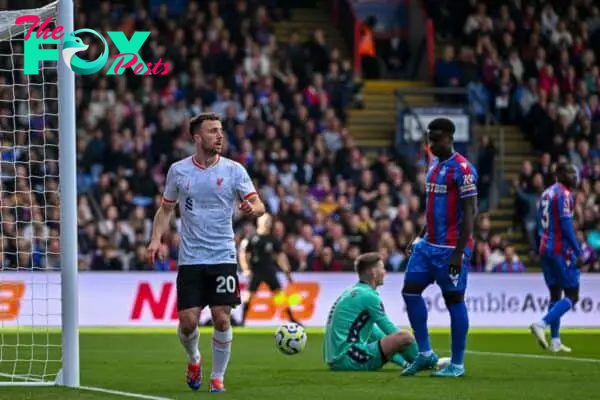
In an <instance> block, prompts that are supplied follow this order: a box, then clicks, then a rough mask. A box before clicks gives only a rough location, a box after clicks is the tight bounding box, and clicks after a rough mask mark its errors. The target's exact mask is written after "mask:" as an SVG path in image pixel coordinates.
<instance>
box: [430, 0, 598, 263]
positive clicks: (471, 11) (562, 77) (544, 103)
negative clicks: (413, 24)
mask: <svg viewBox="0 0 600 400" xmlns="http://www.w3.org/2000/svg"><path fill="white" fill-rule="evenodd" d="M442 3H446V6H445V7H446V8H447V7H449V3H448V2H442ZM519 3H521V7H520V8H517V7H516V6H515V4H516V2H515V3H513V2H507V3H506V4H500V5H499V6H498V7H491V6H489V2H483V1H480V2H475V3H472V7H467V8H466V9H465V10H457V9H458V8H459V7H455V4H454V2H453V3H452V7H453V9H454V10H456V11H454V14H452V17H453V18H454V20H455V21H456V20H458V21H464V24H462V25H460V26H461V27H462V28H463V30H462V32H461V31H457V30H456V25H451V24H449V23H448V20H447V13H446V12H445V11H444V9H445V8H444V5H443V4H442V5H441V8H440V9H441V11H437V14H435V15H436V16H437V17H438V20H439V21H440V22H441V23H440V24H438V26H439V27H440V28H441V30H442V31H441V32H440V33H441V36H443V37H445V38H447V37H452V36H454V37H455V38H456V37H460V38H461V40H458V41H456V42H457V43H453V44H452V45H449V46H448V47H447V48H446V51H445V58H444V59H442V60H439V61H438V63H437V67H438V68H437V71H436V72H437V75H436V80H437V82H438V84H440V85H443V86H467V87H469V88H470V89H471V90H473V91H474V92H476V94H477V95H478V97H480V98H482V99H485V100H486V101H487V102H488V103H489V109H490V110H491V111H492V112H494V113H495V115H496V116H497V117H498V119H499V120H500V122H501V123H504V124H519V125H520V126H521V127H522V128H523V131H524V132H525V134H526V135H527V137H528V139H529V140H530V141H531V143H532V145H533V147H534V148H535V149H536V151H538V152H539V162H533V161H526V162H525V163H524V165H523V169H522V173H521V175H520V177H519V179H518V180H517V181H516V182H514V190H515V194H516V198H515V203H516V209H517V212H516V214H515V218H514V227H513V229H516V230H522V231H523V232H524V235H525V237H526V238H527V240H528V242H529V246H530V249H531V257H532V258H535V253H536V251H535V249H536V248H537V242H538V240H539V239H538V235H537V232H538V226H537V219H536V207H537V200H538V198H539V195H540V194H541V192H542V191H543V190H544V188H545V187H547V186H548V185H550V184H552V183H553V180H554V178H553V174H552V170H553V165H554V164H555V163H556V162H558V161H560V160H563V159H564V160H570V161H571V162H572V163H574V164H575V165H576V166H577V167H578V168H579V171H580V175H581V189H580V191H579V192H578V194H577V200H578V201H577V209H576V224H577V229H578V238H579V239H580V241H581V242H582V243H583V248H584V252H585V258H586V261H587V266H586V267H585V269H589V270H592V271H600V265H599V263H598V255H599V254H600V208H599V205H600V202H598V201H597V199H598V198H600V197H599V196H600V181H599V179H600V158H599V157H600V104H599V101H598V95H599V93H600V75H599V73H598V66H597V65H596V60H597V57H598V56H600V52H599V50H600V48H599V47H598V46H599V45H600V41H599V40H598V39H600V29H599V28H600V13H599V7H598V5H597V4H596V3H595V2H592V1H587V0H582V1H560V2H556V1H554V2H553V1H548V2H534V1H522V2H519ZM456 50H458V54H459V56H458V57H455V56H454V54H455V52H456ZM504 247H505V248H504V252H505V253H506V252H507V251H508V252H509V253H512V249H510V246H504ZM479 248H480V251H479V252H478V253H480V254H487V253H491V254H493V253H494V251H500V249H501V248H502V245H501V244H500V242H499V241H498V238H497V237H493V236H492V237H491V238H485V237H482V238H481V241H480V243H479V244H478V249H479ZM484 259H485V257H484V256H482V258H481V260H484ZM482 263H483V261H482ZM488 264H489V263H488Z"/></svg>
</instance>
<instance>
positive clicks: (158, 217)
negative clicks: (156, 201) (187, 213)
mask: <svg viewBox="0 0 600 400" xmlns="http://www.w3.org/2000/svg"><path fill="white" fill-rule="evenodd" d="M175 204H176V203H175V202H166V201H163V203H162V204H161V205H160V207H159V208H158V210H157V211H156V214H155V215H154V222H153V224H152V240H161V238H162V236H163V235H164V233H165V232H166V231H167V229H168V228H169V223H170V222H171V216H172V215H173V212H174V211H175Z"/></svg>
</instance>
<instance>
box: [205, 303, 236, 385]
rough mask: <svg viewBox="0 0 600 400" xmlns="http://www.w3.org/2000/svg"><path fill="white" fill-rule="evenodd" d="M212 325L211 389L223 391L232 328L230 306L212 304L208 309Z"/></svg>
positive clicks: (229, 353) (229, 354)
mask: <svg viewBox="0 0 600 400" xmlns="http://www.w3.org/2000/svg"><path fill="white" fill-rule="evenodd" d="M210 311H211V314H212V320H213V325H214V332H213V337H212V339H213V340H212V352H213V360H212V362H213V364H212V372H211V374H210V381H211V391H214V392H220V391H224V390H225V388H224V387H223V378H224V376H225V371H226V370H227V364H229V358H230V356H231V342H232V340H233V330H232V329H231V307H230V306H213V307H211V309H210Z"/></svg>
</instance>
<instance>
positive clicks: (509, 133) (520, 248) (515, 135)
mask: <svg viewBox="0 0 600 400" xmlns="http://www.w3.org/2000/svg"><path fill="white" fill-rule="evenodd" d="M503 129H504V149H505V156H504V166H503V165H502V160H501V158H500V157H496V168H502V167H504V178H505V180H506V181H507V182H508V183H509V184H510V183H511V182H512V181H514V180H515V179H518V177H519V173H520V171H521V165H522V164H523V161H525V160H531V159H532V158H534V157H535V152H534V149H533V148H532V146H531V144H530V143H529V142H528V141H527V140H526V139H525V137H524V136H523V132H522V131H521V129H520V128H519V127H518V126H503ZM493 131H494V133H493V134H490V136H491V137H492V138H493V139H494V141H495V142H496V143H497V146H498V145H499V141H500V137H499V132H498V130H497V129H495V130H493ZM514 196H515V195H514V192H513V191H512V190H511V192H510V193H509V194H507V195H506V196H504V197H502V198H501V199H500V201H499V204H498V208H496V209H495V210H492V211H491V212H490V217H491V223H492V232H493V233H496V234H499V235H500V236H501V237H502V238H503V239H505V240H507V241H509V242H510V243H511V244H512V245H513V247H514V249H515V252H516V253H517V254H518V255H519V258H520V259H521V261H523V263H525V265H526V266H527V269H528V270H536V269H538V268H539V265H538V263H537V262H533V261H530V259H529V246H528V244H527V242H526V240H525V238H524V237H523V235H522V234H521V232H520V231H516V232H515V231H513V230H512V219H513V215H514V212H515V198H514Z"/></svg>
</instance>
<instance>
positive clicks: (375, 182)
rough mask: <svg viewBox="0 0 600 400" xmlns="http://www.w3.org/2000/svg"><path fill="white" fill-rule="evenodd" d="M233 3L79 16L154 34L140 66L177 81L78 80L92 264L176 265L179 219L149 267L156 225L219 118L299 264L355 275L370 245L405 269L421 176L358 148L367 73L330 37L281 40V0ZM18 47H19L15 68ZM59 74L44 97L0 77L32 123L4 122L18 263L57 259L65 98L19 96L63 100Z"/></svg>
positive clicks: (10, 105)
mask: <svg viewBox="0 0 600 400" xmlns="http://www.w3.org/2000/svg"><path fill="white" fill-rule="evenodd" d="M234 3H235V4H236V6H235V7H226V4H224V3H219V2H216V1H213V2H207V3H204V4H203V5H200V3H199V2H189V5H188V6H187V9H185V10H181V12H179V13H176V12H172V11H173V10H170V9H169V8H168V7H167V6H165V5H163V6H162V7H160V8H158V9H157V10H154V11H150V10H146V9H144V8H143V7H142V6H141V4H139V6H140V7H139V8H138V9H137V10H136V13H135V14H131V13H130V11H131V10H130V9H126V8H124V7H123V6H111V3H110V2H107V1H104V2H100V4H99V7H98V9H97V10H96V12H94V13H91V14H87V15H88V16H89V17H86V16H85V14H83V13H81V14H79V15H78V16H77V26H85V27H88V28H96V29H100V32H105V31H110V30H119V31H124V32H125V33H126V35H128V36H129V35H130V34H131V32H132V31H134V30H144V31H152V34H151V36H150V38H149V40H148V42H146V44H145V46H144V47H143V49H142V50H143V51H142V54H140V55H141V57H142V58H143V59H144V60H148V61H150V60H158V59H159V58H160V59H162V61H163V63H164V62H169V63H170V64H171V65H172V66H174V69H173V72H172V73H170V74H168V75H164V76H163V75H160V76H134V75H131V74H124V75H120V76H107V75H104V74H102V73H100V74H95V75H89V76H78V77H77V80H78V85H77V115H78V124H77V125H78V126H77V128H78V129H77V151H78V152H77V156H78V191H79V206H78V223H79V228H80V232H79V250H80V267H81V269H83V270H87V269H90V270H123V269H126V270H173V269H175V268H176V259H177V248H178V243H179V242H180V240H181V239H180V236H179V234H178V233H177V229H176V227H177V225H178V224H179V221H177V222H176V223H175V224H174V226H173V229H172V230H171V231H170V232H169V233H168V234H167V235H166V237H165V240H164V246H165V249H166V250H167V253H168V254H169V256H168V257H167V259H165V260H164V261H160V260H158V261H157V262H156V263H155V264H154V265H148V263H147V261H146V260H147V258H146V246H147V244H148V241H149V235H150V230H151V218H152V216H153V214H154V212H155V210H156V207H157V206H158V205H159V204H160V202H161V194H162V190H163V187H164V181H165V175H166V172H167V170H168V168H169V166H170V165H171V164H172V163H173V162H174V161H176V160H178V159H180V158H182V157H184V156H187V155H189V154H191V153H192V152H193V151H194V147H193V144H192V142H191V140H190V139H191V137H190V135H189V132H188V126H187V121H188V119H189V118H190V116H193V115H196V114H197V113H199V112H207V111H213V112H217V113H220V114H221V115H222V116H223V125H224V128H225V131H226V135H227V138H228V150H227V155H228V156H229V157H231V158H233V159H235V160H237V161H239V162H240V163H242V164H243V165H244V166H245V167H246V168H247V169H248V171H249V172H250V174H251V176H252V177H253V179H254V180H255V182H256V185H257V187H258V188H259V192H260V195H261V196H262V198H263V200H264V201H265V203H266V204H267V207H268V209H269V211H270V212H271V213H273V214H275V215H276V216H277V222H276V224H275V226H274V233H275V235H276V236H277V237H279V239H280V240H281V241H282V242H283V248H284V249H285V251H286V253H287V254H288V256H289V258H290V261H291V264H292V266H293V268H294V270H306V271H339V270H348V269H351V268H352V260H353V259H354V258H355V257H356V256H357V255H358V254H359V253H360V252H362V251H369V250H381V251H382V252H385V254H386V261H387V267H388V269H389V270H392V271H397V270H399V269H400V264H401V262H402V260H403V259H404V258H405V257H406V246H407V244H408V243H409V241H410V240H411V239H412V238H413V237H414V236H415V232H416V228H415V227H416V226H419V225H420V224H422V222H423V221H422V208H423V207H422V206H423V204H422V201H421V197H422V193H421V189H422V187H423V185H422V183H423V171H419V172H418V183H417V184H414V183H412V182H410V181H409V180H408V177H407V176H406V174H405V173H404V171H403V169H402V168H400V167H399V166H398V165H397V164H396V163H394V162H393V160H392V159H391V158H390V157H389V156H388V155H386V154H382V155H381V156H380V157H379V159H378V160H376V162H375V163H374V164H372V165H371V164H370V163H369V162H368V161H367V159H366V158H365V156H364V154H362V153H361V151H359V149H358V148H356V147H355V146H354V145H353V143H352V140H351V138H350V136H349V134H348V132H347V131H346V129H345V128H344V123H343V121H344V120H345V110H346V109H347V108H348V107H349V106H351V105H352V104H353V103H354V100H355V96H356V94H357V86H355V77H354V73H353V71H352V68H351V63H350V60H346V59H343V58H341V57H340V51H339V50H338V49H331V48H329V47H328V46H327V43H326V38H325V37H324V35H323V32H322V31H316V32H315V33H314V36H313V38H312V39H311V40H310V41H309V42H307V43H300V42H299V41H298V37H297V36H296V35H292V37H290V38H275V37H274V35H273V22H274V20H275V19H276V18H281V17H285V16H286V14H288V13H286V12H280V10H278V9H276V8H271V7H269V5H271V4H273V2H264V3H263V2H244V1H236V2H234ZM85 5H86V4H85V2H83V3H82V4H80V6H82V7H85ZM125 6H126V5H125ZM288 12H289V10H288ZM278 41H283V42H284V43H278ZM19 46H20V45H19V44H18V42H13V47H12V48H11V49H9V51H11V52H12V54H13V55H15V56H13V57H12V58H13V59H17V58H18V57H17V56H16V55H17V54H19V53H21V54H22V48H20V47H19ZM97 50H98V49H97V48H95V46H94V44H92V45H91V48H90V51H91V52H92V53H93V52H97ZM3 51H4V52H6V49H4V50H3ZM5 59H8V60H3V61H5V62H6V61H8V62H10V58H9V57H5ZM17 69H18V68H17ZM52 71H53V70H52V69H51V68H46V69H45V70H44V75H42V76H43V81H44V82H45V85H40V86H39V87H38V88H37V89H36V86H35V85H29V88H27V86H26V85H23V86H18V85H13V84H24V83H26V82H27V80H26V78H25V77H24V76H23V75H22V73H21V72H19V71H17V70H15V69H13V68H11V66H10V65H4V66H3V68H2V72H3V74H2V75H1V76H2V78H0V79H2V80H3V81H2V82H3V83H6V86H0V88H2V90H3V92H2V96H3V97H2V98H3V99H4V101H3V102H0V109H2V113H4V114H5V115H9V116H12V115H19V116H21V117H22V118H7V119H2V121H3V122H4V124H5V126H4V127H3V128H2V130H3V132H6V133H9V132H10V134H8V135H3V143H2V145H3V147H2V157H3V163H4V164H3V165H6V166H7V167H12V170H10V168H3V173H5V175H4V177H3V178H4V179H3V180H2V182H3V187H2V188H3V190H2V193H3V198H2V207H1V209H2V214H3V215H2V221H3V224H2V226H3V230H2V245H3V251H2V257H3V258H2V265H3V267H5V268H16V267H18V268H24V269H29V268H53V267H58V266H59V265H58V264H59V257H58V252H59V251H58V249H59V242H58V226H57V223H58V220H59V215H58V214H57V213H58V208H57V205H58V204H59V203H58V197H57V190H56V189H57V176H56V175H57V174H56V168H57V165H56V164H57V163H56V160H57V154H56V150H57V149H56V141H57V137H56V124H57V121H56V118H55V114H56V108H55V107H56V104H55V102H54V103H52V102H50V101H47V102H45V103H42V102H39V101H37V102H36V101H31V104H30V105H31V107H42V106H45V107H46V109H44V110H42V109H41V108H39V111H38V112H37V113H31V114H28V113H27V110H26V109H20V108H19V107H20V106H19V104H18V103H19V102H18V101H17V100H16V99H11V97H10V96H11V95H12V93H11V92H10V91H11V89H12V88H20V89H19V90H24V91H25V95H24V98H27V91H28V90H29V92H30V93H29V95H30V97H36V98H38V99H41V98H42V95H44V97H45V98H46V99H48V98H52V97H54V98H55V97H56V85H55V84H54V83H53V82H55V79H56V78H55V77H54V76H53V72H52ZM38 79H42V78H38ZM29 82H32V81H29ZM36 83H38V82H36ZM41 88H45V91H44V92H43V93H42V90H41ZM46 89H47V90H46ZM46 103H47V104H46ZM50 103H51V104H50ZM24 104H25V105H27V102H24ZM52 107H54V108H52ZM44 111H45V112H46V114H45V115H42V114H44ZM35 114H40V115H39V116H36V115H35ZM11 124H15V125H16V126H12V125H11ZM7 171H8V172H7ZM11 171H12V173H11ZM29 176H31V177H34V176H36V177H37V176H40V180H39V181H38V180H34V179H28V178H27V177H29ZM31 193H34V194H35V195H33V196H32V195H31ZM235 229H236V233H237V235H236V236H237V239H238V240H240V239H241V238H242V237H243V236H245V235H247V234H249V233H250V232H251V231H252V230H253V229H254V225H253V223H252V222H251V221H247V220H244V219H242V218H241V217H240V216H235Z"/></svg>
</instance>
